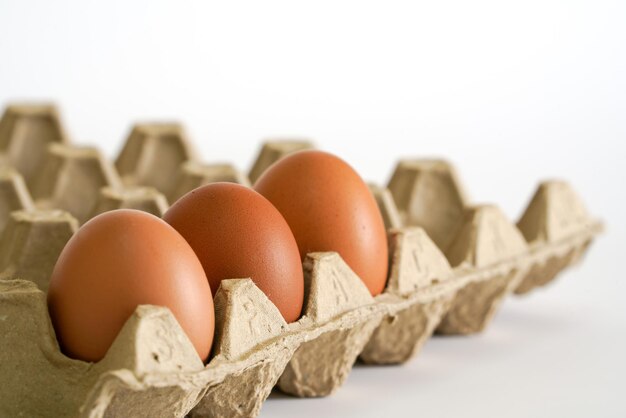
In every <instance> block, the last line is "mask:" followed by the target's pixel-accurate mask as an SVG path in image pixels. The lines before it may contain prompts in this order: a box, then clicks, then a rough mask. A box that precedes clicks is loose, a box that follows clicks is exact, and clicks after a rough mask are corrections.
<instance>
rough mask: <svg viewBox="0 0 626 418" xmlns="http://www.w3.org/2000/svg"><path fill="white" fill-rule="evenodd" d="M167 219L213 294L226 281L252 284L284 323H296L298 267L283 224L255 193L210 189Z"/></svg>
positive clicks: (227, 186) (181, 203)
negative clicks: (191, 252)
mask: <svg viewBox="0 0 626 418" xmlns="http://www.w3.org/2000/svg"><path fill="white" fill-rule="evenodd" d="M163 219H165V220H166V221H167V222H168V223H169V224H170V225H172V226H173V227H174V228H175V229H176V230H177V231H178V232H180V234H181V235H182V236H183V237H185V239H186V240H187V241H188V242H189V244H190V245H191V247H192V248H193V249H194V251H195V252H196V254H197V255H198V258H199V259H200V262H201V263H202V266H203V267H204V271H205V273H206V275H207V277H208V279H209V282H210V283H211V289H213V292H216V291H217V289H218V287H219V284H220V282H221V281H222V280H224V279H236V278H248V277H249V278H251V279H252V280H253V281H254V283H255V284H256V285H257V286H258V287H259V289H261V290H262V291H263V292H264V293H265V294H266V295H267V297H268V298H269V299H270V300H271V301H272V302H273V303H274V304H275V305H276V307H277V308H278V310H279V311H280V312H281V314H282V315H283V317H284V318H285V320H286V321H287V322H293V321H295V320H297V319H298V318H299V317H300V313H301V311H302V304H303V300H304V278H303V272H302V263H301V261H300V254H299V252H298V246H297V244H296V241H295V239H294V237H293V234H292V233H291V230H290V229H289V226H288V225H287V222H286V221H285V219H283V217H282V216H281V214H280V213H279V212H278V211H277V210H276V208H275V207H274V206H272V204H271V203H270V202H269V201H268V200H267V199H265V198H264V197H263V196H261V195H260V194H258V193H257V192H255V191H254V190H252V189H250V188H248V187H244V186H241V185H238V184H233V183H212V184H209V185H206V186H203V187H199V188H197V189H195V190H193V191H191V192H189V193H187V194H186V195H185V196H183V197H182V198H180V199H179V200H178V201H177V202H176V203H174V205H172V207H171V208H170V209H169V210H168V211H167V212H166V213H165V215H164V217H163Z"/></svg>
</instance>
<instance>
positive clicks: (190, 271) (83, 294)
mask: <svg viewBox="0 0 626 418" xmlns="http://www.w3.org/2000/svg"><path fill="white" fill-rule="evenodd" d="M142 304H151V305H159V306H165V307H167V308H169V309H170V310H171V311H172V313H173V314H174V316H175V317H176V319H177V320H178V322H179V324H180V325H181V327H182V329H183V330H184V331H185V332H186V334H187V336H188V337H189V339H190V341H191V342H192V343H193V345H194V347H195V348H196V350H197V352H198V355H199V356H200V358H202V359H203V360H206V359H207V357H208V356H209V352H210V350H211V344H212V342H213V331H214V325H215V312H214V310H213V297H212V294H211V289H210V287H209V283H208V281H207V278H206V275H205V274H204V270H203V269H202V265H201V264H200V261H199V260H198V258H197V257H196V255H195V253H194V252H193V250H192V249H191V247H190V246H189V244H188V243H187V241H185V239H184V238H183V237H181V236H180V234H179V233H178V232H176V230H175V229H174V228H172V227H171V226H170V225H168V224H167V223H166V222H164V221H163V220H161V219H159V218H157V217H156V216H153V215H150V214H148V213H145V212H141V211H137V210H129V209H120V210H114V211H110V212H106V213H103V214H101V215H98V216H96V217H95V218H93V219H92V220H90V221H89V222H87V223H86V224H85V225H83V226H82V227H81V228H80V229H79V230H78V232H77V233H76V234H75V235H74V236H73V237H72V238H71V239H70V240H69V242H68V243H67V245H66V246H65V248H64V249H63V251H62V252H61V255H60V256H59V259H58V261H57V263H56V265H55V267H54V271H53V273H52V277H51V279H50V288H49V290H48V308H49V311H50V317H51V319H52V323H53V325H54V329H55V331H56V334H57V338H58V340H59V343H60V345H61V348H62V350H63V352H64V353H65V354H67V355H68V356H70V357H72V358H76V359H80V360H86V361H98V360H100V359H102V358H103V357H104V355H105V354H106V352H107V350H108V349H109V347H110V346H111V344H112V343H113V341H114V339H115V337H116V336H117V334H118V333H119V331H120V330H121V328H122V326H123V325H124V323H125V322H126V320H127V319H128V318H129V317H130V316H131V315H132V313H133V312H134V311H135V309H136V308H137V306H138V305H142Z"/></svg>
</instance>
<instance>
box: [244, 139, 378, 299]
mask: <svg viewBox="0 0 626 418" xmlns="http://www.w3.org/2000/svg"><path fill="white" fill-rule="evenodd" d="M254 188H255V190H256V191H258V192H259V193H261V194H262V195H263V196H265V197H266V198H267V199H268V200H269V201H270V202H272V203H273V204H274V206H275V207H276V208H277V209H278V210H279V211H280V213H282V215H283V216H284V217H285V219H286V220H287V223H288V224H289V227H290V228H291V230H292V231H293V234H294V236H295V237H296V241H297V243H298V247H299V250H300V255H301V257H302V258H303V259H304V257H305V256H306V254H307V253H309V252H316V251H336V252H338V253H339V255H341V257H342V258H343V259H344V260H345V261H346V263H347V264H348V265H349V266H350V267H351V268H352V270H354V272H355V273H356V274H358V275H359V277H361V279H362V280H363V282H364V283H365V284H366V285H367V287H368V289H369V290H370V292H371V294H372V295H374V296H375V295H377V294H379V293H381V292H382V290H383V289H384V287H385V283H386V280H387V269H388V249H387V234H386V231H385V225H384V222H383V218H382V215H381V213H380V210H379V209H378V206H377V205H376V201H375V199H374V197H373V195H372V193H371V192H370V191H369V188H368V187H367V185H366V184H365V183H364V182H363V180H362V179H361V177H359V175H358V174H357V172H356V171H354V169H352V167H350V166H349V165H348V164H347V163H346V162H344V161H343V160H341V159H340V158H338V157H336V156H334V155H331V154H328V153H326V152H321V151H301V152H298V153H295V154H292V155H290V156H287V157H285V158H283V159H281V160H279V161H278V162H276V163H275V164H274V165H272V166H271V167H270V168H269V169H268V170H267V171H266V172H265V173H264V174H263V175H262V176H261V177H260V178H259V179H258V180H257V182H256V184H255V185H254Z"/></svg>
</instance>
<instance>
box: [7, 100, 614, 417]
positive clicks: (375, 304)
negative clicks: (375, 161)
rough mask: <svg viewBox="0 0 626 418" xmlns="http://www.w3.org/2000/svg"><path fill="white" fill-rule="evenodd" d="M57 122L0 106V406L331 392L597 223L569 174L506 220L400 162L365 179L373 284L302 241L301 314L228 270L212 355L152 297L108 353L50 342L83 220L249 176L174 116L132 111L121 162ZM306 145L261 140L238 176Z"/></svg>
mask: <svg viewBox="0 0 626 418" xmlns="http://www.w3.org/2000/svg"><path fill="white" fill-rule="evenodd" d="M7 115H8V116H7ZM7 120H8V121H9V122H6V121H7ZM31 125H33V126H35V127H36V128H34V127H31ZM15 126H21V128H19V129H17V128H15ZM59 127H60V123H59V122H58V117H57V113H56V111H54V109H53V108H51V107H42V106H37V107H33V108H30V107H28V106H19V107H9V108H8V110H7V111H6V112H5V116H4V117H3V119H2V123H1V124H0V161H1V163H0V165H1V166H2V169H1V170H0V198H1V199H2V200H0V228H2V229H4V232H3V233H2V236H1V238H0V279H2V280H0V298H2V299H4V301H3V302H0V319H1V320H0V328H2V330H1V331H0V335H2V336H3V337H2V339H1V340H0V341H1V345H0V379H2V381H5V382H11V384H10V385H4V386H3V387H2V389H0V416H5V415H6V416H19V415H26V416H42V417H45V416H50V417H52V416H54V417H63V416H68V417H75V416H79V417H83V416H86V417H105V416H106V417H108V416H133V417H134V416H138V417H140V416H146V417H150V416H177V417H183V416H186V415H188V416H191V417H253V416H255V415H256V414H257V413H258V412H259V410H260V408H261V406H262V404H263V402H264V400H265V399H266V398H267V396H268V395H269V393H270V392H271V390H272V389H273V388H274V387H277V388H279V389H280V390H281V391H283V392H285V393H288V394H292V395H294V396H301V397H310V396H326V395H328V394H330V393H332V392H333V391H335V390H337V389H338V388H339V387H340V386H341V385H342V384H343V382H344V381H345V379H346V378H347V376H348V374H349V372H350V370H351V368H352V365H353V363H354V362H355V361H356V360H357V358H360V359H361V361H363V362H365V363H374V364H394V363H403V362H405V361H407V360H409V359H410V358H412V357H413V356H415V355H416V354H417V353H418V352H419V349H420V348H421V346H422V345H423V344H424V342H425V341H426V340H427V339H428V338H429V337H430V336H431V335H432V333H433V332H439V333H447V334H469V333H475V332H479V331H481V330H482V329H484V327H485V326H486V325H487V324H488V323H489V321H490V320H491V318H492V317H493V315H494V314H495V312H496V311H497V309H498V307H499V306H500V304H501V303H502V301H503V300H504V298H505V297H506V296H507V295H508V294H510V293H513V292H516V293H525V292H528V291H530V290H532V289H533V288H535V287H537V286H542V285H544V284H546V283H548V282H550V281H551V280H552V279H554V277H555V276H556V275H557V274H558V273H559V272H560V271H562V270H563V269H564V268H566V267H567V266H569V265H571V264H572V263H574V262H576V261H577V260H579V259H580V257H581V255H582V254H583V253H584V252H585V250H586V248H587V247H588V246H589V243H590V242H591V241H592V239H593V237H594V236H595V235H596V234H597V233H599V232H600V230H601V228H602V225H601V224H600V223H599V222H597V221H595V220H594V219H592V218H591V217H589V215H588V214H587V212H586V211H585V209H584V207H583V206H582V204H581V202H580V201H579V200H578V198H577V197H576V196H575V194H574V193H573V191H572V190H571V189H570V188H569V187H568V186H567V185H566V184H565V183H562V182H546V183H544V184H542V185H541V186H540V188H539V190H538V191H537V193H536V195H535V196H534V197H533V199H532V200H531V203H530V205H529V207H528V209H527V210H526V212H525V214H524V215H523V216H522V218H521V219H520V221H519V222H518V224H517V226H516V225H514V224H512V223H511V222H510V221H509V220H507V219H506V217H505V216H504V215H503V214H502V212H501V211H500V210H499V209H498V208H497V207H495V206H491V205H470V204H469V202H468V200H467V198H466V196H465V194H464V192H463V190H462V188H461V187H460V183H459V181H458V179H457V176H456V174H455V172H454V170H453V169H452V167H451V166H450V165H449V164H447V163H445V162H442V161H427V160H413V161H402V162H400V163H399V164H398V166H397V168H396V171H395V172H394V174H393V176H392V178H391V181H390V183H389V185H388V187H387V188H384V187H379V186H375V185H372V186H371V190H372V192H373V194H374V196H375V198H376V200H377V202H378V204H379V207H380V209H381V213H382V214H383V218H384V220H385V224H386V226H387V227H388V230H389V246H390V265H389V266H390V268H389V278H388V282H387V286H386V288H385V291H384V292H383V293H382V294H381V295H378V296H376V297H375V298H373V297H372V296H371V295H370V294H369V292H368V291H367V288H366V287H365V286H364V285H363V283H362V282H361V280H360V279H359V278H358V277H357V276H356V275H355V274H354V272H352V270H351V269H350V268H349V267H348V266H347V265H346V264H345V263H344V262H343V260H342V259H341V257H340V256H339V255H338V254H336V253H314V254H309V255H308V256H307V258H306V259H305V261H304V263H303V269H304V272H305V275H304V276H305V305H304V311H303V316H302V317H301V319H300V320H299V321H297V322H296V323H293V324H286V323H285V321H284V320H283V318H282V316H281V315H280V313H279V312H278V310H277V309H276V307H275V306H274V305H273V304H272V303H271V302H270V301H269V300H268V299H267V298H266V297H265V295H264V294H263V293H262V292H261V291H260V290H259V289H258V288H257V287H256V286H255V285H254V283H253V282H252V281H251V280H249V279H233V280H226V281H224V282H223V283H222V286H221V287H220V289H218V292H217V294H216V297H215V307H216V336H215V342H214V348H213V353H212V357H211V360H210V362H209V363H208V364H206V365H204V364H202V362H201V361H200V359H199V358H198V356H197V354H196V353H195V350H194V349H193V346H191V344H190V342H189V340H188V339H187V337H186V336H185V335H184V333H183V332H182V330H181V329H180V327H179V325H178V324H177V323H176V320H175V319H174V318H173V316H172V315H171V313H170V312H169V311H168V310H167V309H165V308H160V307H153V306H140V307H138V308H137V310H136V312H135V314H134V315H133V316H132V317H131V318H130V319H129V320H128V322H127V323H126V325H125V327H124V329H123V330H122V332H120V334H119V335H118V337H117V339H116V341H115V343H114V344H113V346H112V347H111V349H110V350H109V352H108V353H107V356H106V357H105V358H104V359H103V360H102V361H100V362H98V363H95V364H91V363H85V362H82V361H77V360H71V359H68V358H67V357H65V356H64V355H63V354H62V353H61V352H60V350H59V347H58V344H57V343H56V338H55V336H54V330H53V329H52V327H51V324H50V319H49V316H48V313H47V307H46V301H45V291H46V289H47V283H48V279H49V277H50V273H51V271H52V269H53V267H54V263H55V262H56V259H57V257H58V255H59V253H60V251H61V250H62V248H63V246H64V245H65V243H66V242H67V240H69V238H70V237H71V235H72V234H73V233H74V232H75V231H76V230H77V228H78V226H79V224H81V223H83V222H84V221H86V220H87V219H89V218H90V217H92V216H95V215H96V214H98V213H101V212H103V211H106V210H111V209H115V208H121V207H128V208H136V209H141V210H146V211H148V212H151V213H154V214H157V215H160V214H162V213H163V212H164V211H165V210H166V208H167V205H168V204H167V201H168V200H169V201H173V200H175V199H176V198H177V197H179V196H181V195H182V194H184V193H186V192H187V191H189V190H192V189H193V188H195V187H198V186H200V185H202V184H206V183H210V182H213V181H234V182H238V183H242V184H248V185H249V184H250V182H249V180H248V176H246V175H244V174H243V173H241V172H240V171H239V170H237V169H236V168H234V167H233V166H231V165H228V164H204V163H202V162H201V161H198V160H197V159H196V158H195V157H194V156H195V153H194V152H193V149H192V147H191V146H190V145H189V142H188V141H187V139H186V137H185V134H184V131H183V130H182V128H180V127H179V126H177V125H175V124H142V125H138V126H136V127H135V128H134V129H133V130H132V132H131V135H130V136H129V139H128V141H127V143H126V145H125V146H124V148H123V150H122V152H121V154H120V156H119V158H118V159H117V161H116V163H115V164H112V163H110V162H108V161H107V160H106V159H104V158H102V156H101V155H100V154H99V153H98V151H97V150H95V149H92V148H82V147H75V146H73V145H69V143H68V141H67V140H66V139H64V138H65V137H62V136H60V135H59V134H58V133H59V132H63V131H62V130H61V129H60V128H59ZM33 132H34V133H33ZM35 137H36V138H37V139H36V140H33V139H31V138H35ZM59 138H63V139H62V140H59ZM37 147H39V148H37ZM310 147H311V144H310V143H309V142H308V141H270V142H268V143H266V144H265V145H264V146H263V148H262V150H261V152H260V154H259V157H258V159H257V162H256V163H255V164H254V166H253V168H252V170H251V172H250V174H249V177H250V178H258V176H259V175H260V174H261V173H262V172H263V170H265V169H266V168H267V167H269V166H270V165H271V164H272V163H273V162H274V161H276V160H277V159H279V158H281V157H282V156H284V155H286V154H289V153H291V152H294V151H296V150H301V149H307V148H310ZM27 148H28V149H30V148H33V149H34V148H37V150H35V151H33V155H35V156H37V161H38V163H37V167H38V168H37V167H35V168H33V167H34V166H33V165H32V164H30V163H29V162H28V155H27V154H26V153H24V152H16V151H10V152H9V151H7V150H23V149H27ZM21 167H28V168H29V171H27V173H28V178H29V179H30V180H29V181H26V180H25V178H26V176H25V175H22V172H21V170H20V168H21ZM168 198H169V199H168ZM20 279H26V280H28V281H24V280H20Z"/></svg>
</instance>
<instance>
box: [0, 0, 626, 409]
mask: <svg viewBox="0 0 626 418" xmlns="http://www.w3.org/2000/svg"><path fill="white" fill-rule="evenodd" d="M18 99H46V100H54V101H56V102H58V103H59V105H60V106H61V109H62V114H63V117H64V121H65V122H66V126H67V128H68V130H69V132H70V134H71V136H72V138H73V139H74V140H75V141H76V142H81V143H85V144H96V145H97V146H99V147H100V148H102V149H103V150H104V152H105V153H106V155H108V156H110V157H114V156H115V154H116V153H117V152H118V150H119V148H120V146H121V144H122V141H123V139H124V138H125V136H126V135H127V133H128V131H129V127H130V125H131V123H132V122H134V121H136V120H146V119H161V118H167V119H175V120H180V121H182V122H184V123H185V124H186V126H187V128H188V131H189V133H190V136H191V137H192V138H193V139H194V141H195V143H196V144H197V146H198V149H199V150H200V152H201V153H202V155H203V157H204V158H205V159H206V160H207V161H220V160H225V161H232V162H234V163H236V164H237V165H238V166H239V167H240V168H245V169H247V168H248V167H249V166H250V164H251V162H252V160H253V158H254V156H255V154H256V152H257V147H258V146H259V143H260V140H261V139H262V138H265V137H268V136H275V135H280V136H285V135H298V136H307V137H310V138H313V139H314V140H316V142H317V143H318V145H319V146H320V147H321V148H324V149H326V150H329V151H332V152H335V153H337V154H339V155H341V156H342V157H343V158H344V159H346V160H347V161H349V162H350V163H351V164H352V165H353V166H354V167H355V168H356V169H357V170H359V171H360V172H361V174H362V175H363V176H364V177H365V178H367V179H369V180H375V181H378V182H381V183H382V182H386V180H387V178H388V176H389V174H390V172H391V169H392V168H393V165H394V163H395V160H396V159H397V158H399V157H402V156H433V155H434V156H445V157H447V158H449V159H451V160H452V161H454V162H455V163H456V165H457V167H458V169H459V171H460V174H461V177H462V179H463V181H464V183H465V185H466V188H467V190H468V192H469V195H470V196H471V197H472V199H473V200H474V201H476V202H495V203H498V204H499V205H500V206H501V207H502V208H503V209H504V210H505V212H506V213H507V214H508V215H509V216H510V217H511V218H512V219H514V218H517V217H518V216H519V214H520V212H521V210H522V208H523V207H524V205H525V204H526V201H527V200H528V198H529V197H530V195H531V194H532V193H533V191H534V188H535V185H536V184H537V183H538V181H539V180H540V179H543V178H552V177H562V178H565V179H567V180H569V181H570V182H571V183H572V184H573V185H574V187H575V189H576V190H577V191H578V192H579V193H580V194H581V195H582V196H583V198H584V199H585V201H586V202H587V204H588V207H589V209H590V211H591V212H592V213H594V214H596V215H598V216H600V217H602V218H603V219H604V220H605V221H606V222H607V225H608V230H607V233H606V234H605V235H603V236H602V237H601V238H600V239H599V240H598V242H597V243H596V244H595V245H594V246H592V248H591V251H590V253H589V255H588V257H587V259H586V260H585V262H584V264H583V265H582V266H581V267H580V268H578V269H577V270H574V271H570V272H568V273H567V274H565V275H564V276H562V277H561V279H560V280H559V281H558V282H557V283H556V284H554V285H553V286H550V287H549V288H547V289H545V290H539V291H537V292H535V293H533V294H532V295H530V296H529V297H525V298H519V299H513V298H511V299H510V300H507V301H506V303H505V306H504V307H503V309H502V311H501V312H500V313H499V315H498V316H497V318H496V320H495V322H494V323H493V324H492V325H491V327H490V328H489V329H488V330H487V331H486V332H485V333H484V334H482V335H479V336H475V337H467V338H435V339H433V340H431V341H429V342H428V344H427V345H426V347H425V349H424V351H423V353H422V354H421V355H420V356H419V357H418V358H416V359H415V360H413V361H412V362H411V363H409V364H407V365H405V366H402V367H365V366H357V367H356V368H355V370H354V372H353V373H352V375H351V376H350V378H349V380H348V382H347V384H346V386H345V387H343V388H342V389H341V390H340V391H339V392H338V393H337V394H336V395H334V396H333V397H331V398H328V399H319V400H318V399H316V400H297V399H291V398H282V397H273V398H272V399H270V400H269V401H268V402H267V403H266V405H265V406H264V409H263V412H262V416H263V417H293V416H299V417H343V416H345V417H380V416H389V417H392V416H393V417H409V416H418V415H419V416H425V417H473V416H476V417H482V418H485V417H501V416H508V417H528V416H533V417H550V418H553V417H559V416H567V417H591V416H594V417H595V416H598V417H624V416H626V406H625V404H624V400H623V397H624V390H625V389H624V387H626V386H625V385H624V377H625V376H626V360H625V359H624V353H626V308H625V307H624V306H625V305H626V303H625V301H624V299H625V295H624V293H625V291H626V286H625V285H624V280H625V278H624V277H623V276H624V275H623V273H622V272H621V271H619V270H618V262H619V261H620V260H623V259H624V253H625V251H626V228H625V225H626V222H625V221H624V218H625V216H626V205H625V198H624V182H625V181H626V170H625V168H624V159H625V157H626V147H625V146H624V142H625V140H626V2H624V1H573V0H569V1H546V0H542V1H524V2H506V1H438V2H406V3H399V2H392V1H381V2H363V1H360V2H339V1H334V2H324V1H318V2H306V3H305V2H298V1H284V2H275V1H270V2H268V1H264V2H249V3H241V2H221V3H220V4H216V3H212V2H200V1H178V2H163V1H154V0H151V1H133V2H131V1H108V2H96V1H54V2H53V1H9V0H0V104H1V105H4V104H6V103H8V102H9V101H13V100H18Z"/></svg>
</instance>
